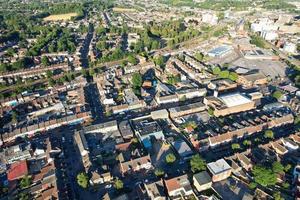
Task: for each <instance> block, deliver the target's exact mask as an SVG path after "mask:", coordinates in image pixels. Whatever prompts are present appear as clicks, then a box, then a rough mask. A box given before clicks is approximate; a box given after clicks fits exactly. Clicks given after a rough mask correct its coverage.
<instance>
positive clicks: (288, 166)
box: [284, 164, 292, 172]
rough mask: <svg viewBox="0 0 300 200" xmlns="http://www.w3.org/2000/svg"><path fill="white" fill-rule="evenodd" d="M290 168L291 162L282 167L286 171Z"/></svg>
mask: <svg viewBox="0 0 300 200" xmlns="http://www.w3.org/2000/svg"><path fill="white" fill-rule="evenodd" d="M291 168H292V165H291V164H287V165H286V166H285V167H284V171H285V172H288V171H290V169H291Z"/></svg>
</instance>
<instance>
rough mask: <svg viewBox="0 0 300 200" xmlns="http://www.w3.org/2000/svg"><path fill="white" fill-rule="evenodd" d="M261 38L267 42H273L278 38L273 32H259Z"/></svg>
mask: <svg viewBox="0 0 300 200" xmlns="http://www.w3.org/2000/svg"><path fill="white" fill-rule="evenodd" d="M260 35H261V37H262V38H264V39H265V40H267V41H273V40H276V39H277V38H278V33H276V32H275V31H265V30H264V31H262V32H261V34H260Z"/></svg>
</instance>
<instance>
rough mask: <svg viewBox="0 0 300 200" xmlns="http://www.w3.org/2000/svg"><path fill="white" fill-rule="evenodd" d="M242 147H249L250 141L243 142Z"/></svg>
mask: <svg viewBox="0 0 300 200" xmlns="http://www.w3.org/2000/svg"><path fill="white" fill-rule="evenodd" d="M243 145H244V146H250V145H251V141H250V140H244V141H243Z"/></svg>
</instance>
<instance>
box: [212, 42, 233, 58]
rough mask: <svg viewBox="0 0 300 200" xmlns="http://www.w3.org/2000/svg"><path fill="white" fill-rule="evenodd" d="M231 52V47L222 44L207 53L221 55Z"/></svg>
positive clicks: (213, 55) (215, 55) (214, 55)
mask: <svg viewBox="0 0 300 200" xmlns="http://www.w3.org/2000/svg"><path fill="white" fill-rule="evenodd" d="M230 52H232V47H230V46H227V45H222V46H219V47H217V48H214V49H212V50H210V51H209V52H208V53H207V54H208V56H210V57H222V56H225V55H227V54H228V53H230Z"/></svg>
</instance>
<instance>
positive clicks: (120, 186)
mask: <svg viewBox="0 0 300 200" xmlns="http://www.w3.org/2000/svg"><path fill="white" fill-rule="evenodd" d="M114 187H115V188H116V189H117V190H121V189H123V187H124V183H123V181H121V180H120V179H118V178H117V179H116V180H115V182H114Z"/></svg>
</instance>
